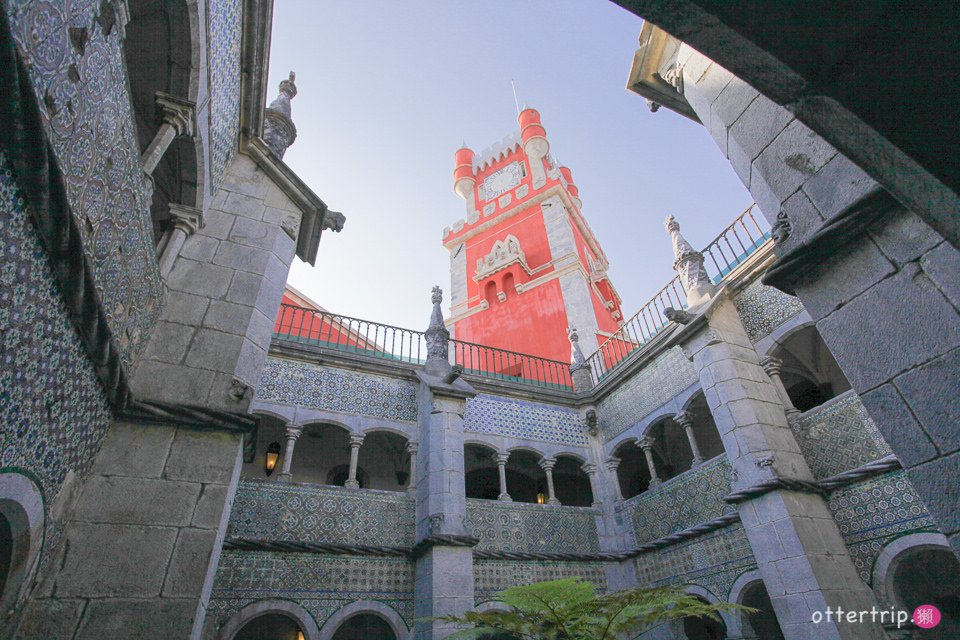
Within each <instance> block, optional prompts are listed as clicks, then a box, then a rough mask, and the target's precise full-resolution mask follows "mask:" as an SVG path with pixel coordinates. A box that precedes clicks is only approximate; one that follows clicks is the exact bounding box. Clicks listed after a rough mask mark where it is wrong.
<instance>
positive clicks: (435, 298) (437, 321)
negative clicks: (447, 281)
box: [424, 286, 450, 375]
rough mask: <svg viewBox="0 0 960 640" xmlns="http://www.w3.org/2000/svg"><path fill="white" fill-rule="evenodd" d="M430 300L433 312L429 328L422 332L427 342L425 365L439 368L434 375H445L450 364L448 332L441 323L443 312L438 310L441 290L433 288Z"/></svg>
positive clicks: (441, 300) (436, 287)
mask: <svg viewBox="0 0 960 640" xmlns="http://www.w3.org/2000/svg"><path fill="white" fill-rule="evenodd" d="M430 300H431V301H432V302H433V312H432V313H431V314H430V326H428V327H427V330H426V331H425V332H424V336H425V338H426V342H427V365H428V369H430V368H431V365H433V366H432V368H437V367H439V369H437V371H436V373H439V374H441V375H445V374H446V373H447V372H449V370H450V363H449V362H448V361H447V358H448V357H449V353H450V347H449V345H450V332H449V331H448V330H447V327H446V326H445V325H444V322H443V311H441V309H440V303H441V302H443V290H442V289H441V288H440V287H439V286H434V287H433V290H432V291H431V293H430ZM441 365H442V366H441ZM440 369H442V372H441V371H440Z"/></svg>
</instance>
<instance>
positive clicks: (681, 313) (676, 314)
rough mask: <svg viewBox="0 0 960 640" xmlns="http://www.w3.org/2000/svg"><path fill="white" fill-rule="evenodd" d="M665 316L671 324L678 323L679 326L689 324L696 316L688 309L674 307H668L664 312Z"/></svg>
mask: <svg viewBox="0 0 960 640" xmlns="http://www.w3.org/2000/svg"><path fill="white" fill-rule="evenodd" d="M663 315H665V316H667V320H669V321H670V322H676V323H677V324H689V323H690V321H692V320H693V319H694V318H696V316H695V315H694V314H692V313H690V312H689V311H687V310H686V309H674V308H673V307H667V308H666V309H664V310H663Z"/></svg>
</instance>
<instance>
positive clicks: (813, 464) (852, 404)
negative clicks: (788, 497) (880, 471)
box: [791, 391, 892, 479]
mask: <svg viewBox="0 0 960 640" xmlns="http://www.w3.org/2000/svg"><path fill="white" fill-rule="evenodd" d="M791 428H792V429H793V432H794V435H795V436H796V438H797V443H798V444H799V445H800V449H801V451H803V455H804V457H805V458H806V459H807V464H809V465H810V470H811V471H812V472H813V475H814V477H816V478H818V479H819V478H826V477H828V476H832V475H836V474H838V473H841V472H843V471H846V470H848V469H854V468H856V467H859V466H862V465H865V464H867V463H868V462H873V461H874V460H879V459H880V458H882V457H884V456H887V455H890V454H891V453H892V451H891V450H890V446H889V445H888V444H887V443H886V441H885V440H884V439H883V436H882V435H881V434H880V431H879V430H878V429H877V427H876V425H875V424H874V423H873V420H872V419H871V418H870V415H869V414H868V413H867V410H866V409H865V408H864V406H863V403H862V402H861V401H860V397H859V396H858V395H857V394H856V393H855V392H853V391H848V392H847V393H845V394H843V395H842V396H839V397H838V398H836V399H834V400H831V401H830V402H829V403H827V404H826V405H823V406H820V407H816V408H814V409H811V410H810V411H808V412H806V413H805V414H803V415H802V416H800V418H799V419H798V420H796V421H795V422H794V423H793V424H792V425H791Z"/></svg>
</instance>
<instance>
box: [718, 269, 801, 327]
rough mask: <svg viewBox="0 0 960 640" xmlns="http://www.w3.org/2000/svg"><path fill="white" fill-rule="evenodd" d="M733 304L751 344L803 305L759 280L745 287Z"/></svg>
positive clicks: (787, 318)
mask: <svg viewBox="0 0 960 640" xmlns="http://www.w3.org/2000/svg"><path fill="white" fill-rule="evenodd" d="M733 303H734V304H735V305H736V307H737V311H738V312H739V313H740V319H741V320H742V321H743V328H744V329H746V330H747V337H749V338H750V340H751V341H753V342H756V341H757V340H759V339H760V338H763V337H765V336H768V335H770V332H771V331H773V330H774V329H776V328H777V327H779V326H780V325H781V324H783V322H784V321H785V320H789V319H790V318H792V317H793V316H795V315H797V314H798V313H800V312H801V311H803V304H802V303H801V302H800V300H799V299H798V298H795V297H793V296H789V295H787V294H785V293H783V292H782V291H779V290H777V289H774V288H773V287H768V286H766V285H762V284H760V281H759V280H755V281H754V282H751V283H750V284H749V285H747V287H746V288H745V289H744V290H743V291H741V292H740V293H739V294H737V296H736V297H735V298H734V299H733Z"/></svg>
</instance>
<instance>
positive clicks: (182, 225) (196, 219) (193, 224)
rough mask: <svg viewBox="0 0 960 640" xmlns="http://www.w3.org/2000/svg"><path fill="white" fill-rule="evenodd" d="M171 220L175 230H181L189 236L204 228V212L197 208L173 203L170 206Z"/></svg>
mask: <svg viewBox="0 0 960 640" xmlns="http://www.w3.org/2000/svg"><path fill="white" fill-rule="evenodd" d="M168 206H169V210H170V220H171V222H172V223H173V227H174V228H175V229H180V230H181V231H183V232H184V233H185V234H187V236H191V235H193V234H194V233H195V232H196V230H197V229H199V228H200V227H202V226H203V211H202V210H201V209H197V208H196V207H189V206H187V205H185V204H179V203H177V202H171V203H170V204H169V205H168Z"/></svg>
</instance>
